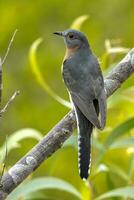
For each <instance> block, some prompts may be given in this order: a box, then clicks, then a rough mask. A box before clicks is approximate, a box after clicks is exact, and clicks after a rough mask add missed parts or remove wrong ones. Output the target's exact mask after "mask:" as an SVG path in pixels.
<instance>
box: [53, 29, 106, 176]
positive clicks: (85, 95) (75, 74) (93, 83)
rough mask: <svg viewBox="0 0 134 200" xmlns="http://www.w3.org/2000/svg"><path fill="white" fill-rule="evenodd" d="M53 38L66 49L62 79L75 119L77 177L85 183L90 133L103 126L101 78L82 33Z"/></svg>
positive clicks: (71, 30)
mask: <svg viewBox="0 0 134 200" xmlns="http://www.w3.org/2000/svg"><path fill="white" fill-rule="evenodd" d="M54 34H56V35H59V36H62V37H63V39H64V42H65V45H66V53H65V57H64V59H63V63H62V76H63V81H64V83H65V85H66V87H67V90H68V93H69V96H70V100H71V103H72V105H73V108H74V111H75V115H76V121H77V130H78V163H79V175H80V177H81V179H83V180H86V179H87V178H88V176H89V173H90V172H89V171H90V164H91V140H92V132H93V129H94V128H95V127H96V128H98V129H100V130H103V129H104V127H105V124H106V113H107V105H106V91H105V88H104V78H103V75H102V71H101V68H100V65H99V62H98V59H97V57H96V56H95V55H94V53H93V52H92V50H91V47H90V44H89V42H88V39H87V37H86V35H85V34H84V33H83V32H81V31H78V30H75V29H67V30H65V31H57V32H54Z"/></svg>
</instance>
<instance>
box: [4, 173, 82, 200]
mask: <svg viewBox="0 0 134 200" xmlns="http://www.w3.org/2000/svg"><path fill="white" fill-rule="evenodd" d="M39 190H43V191H45V190H58V191H59V192H60V191H64V192H67V193H69V194H70V195H71V196H74V197H75V198H77V199H78V200H81V199H82V197H81V194H80V193H79V191H77V190H76V189H75V188H74V186H73V185H71V184H69V183H68V182H66V181H63V180H61V179H58V178H52V177H48V178H36V179H34V180H30V181H28V182H25V183H24V184H22V185H20V186H19V187H17V188H16V189H15V190H14V191H13V192H12V193H11V194H10V195H9V196H8V198H7V200H17V199H19V198H20V197H22V198H26V197H27V195H29V194H30V193H33V192H36V191H39ZM62 200H64V196H63V197H62Z"/></svg>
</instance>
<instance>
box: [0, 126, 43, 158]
mask: <svg viewBox="0 0 134 200" xmlns="http://www.w3.org/2000/svg"><path fill="white" fill-rule="evenodd" d="M26 138H33V139H36V140H38V141H39V140H41V139H42V135H41V133H40V132H39V131H37V130H35V129H31V128H25V129H20V130H18V131H16V132H14V133H13V134H12V135H11V136H9V137H8V138H7V144H3V146H2V147H1V148H0V162H3V159H4V157H5V155H4V153H3V152H5V146H7V150H8V152H10V151H11V150H12V149H15V148H18V147H20V141H22V140H24V139H26Z"/></svg>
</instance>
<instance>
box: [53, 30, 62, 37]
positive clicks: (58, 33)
mask: <svg viewBox="0 0 134 200" xmlns="http://www.w3.org/2000/svg"><path fill="white" fill-rule="evenodd" d="M53 34H55V35H59V36H62V37H63V36H64V34H63V32H62V31H56V32H54V33H53Z"/></svg>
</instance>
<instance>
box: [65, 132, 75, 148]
mask: <svg viewBox="0 0 134 200" xmlns="http://www.w3.org/2000/svg"><path fill="white" fill-rule="evenodd" d="M63 147H74V148H75V149H77V148H78V144H77V136H76V135H74V134H73V135H71V137H70V138H69V139H68V140H66V142H65V143H64V144H63Z"/></svg>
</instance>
